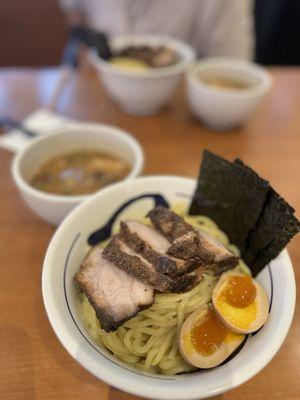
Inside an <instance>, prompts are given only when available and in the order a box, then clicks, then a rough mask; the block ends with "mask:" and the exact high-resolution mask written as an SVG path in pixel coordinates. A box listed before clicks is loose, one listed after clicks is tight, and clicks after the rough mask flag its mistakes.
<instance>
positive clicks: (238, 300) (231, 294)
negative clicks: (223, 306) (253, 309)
mask: <svg viewBox="0 0 300 400" xmlns="http://www.w3.org/2000/svg"><path fill="white" fill-rule="evenodd" d="M222 296H223V298H224V300H225V301H226V303H228V304H231V305H232V306H234V307H238V308H244V307H247V306H249V305H250V304H252V303H253V302H254V300H255V298H256V287H255V285H254V284H253V282H252V279H251V277H250V276H247V275H245V276H238V275H234V276H231V277H230V278H229V280H228V283H227V285H226V287H225V289H224V290H223V291H222Z"/></svg>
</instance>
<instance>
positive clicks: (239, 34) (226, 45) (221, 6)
mask: <svg viewBox="0 0 300 400" xmlns="http://www.w3.org/2000/svg"><path fill="white" fill-rule="evenodd" d="M201 4H202V7H200V4H199V8H198V16H199V18H198V21H199V23H198V26H197V27H196V29H195V31H196V38H195V39H196V41H197V42H195V45H196V47H197V50H198V52H199V55H200V56H201V57H214V56H228V57H237V58H242V59H246V60H250V59H252V58H253V47H254V27H253V9H252V6H253V4H252V0H207V1H206V2H202V3H201Z"/></svg>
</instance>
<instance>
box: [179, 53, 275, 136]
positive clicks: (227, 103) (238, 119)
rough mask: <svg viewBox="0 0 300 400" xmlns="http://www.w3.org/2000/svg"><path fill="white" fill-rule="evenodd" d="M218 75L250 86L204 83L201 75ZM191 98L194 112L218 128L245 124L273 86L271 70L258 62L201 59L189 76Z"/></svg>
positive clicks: (211, 125) (188, 88)
mask: <svg viewBox="0 0 300 400" xmlns="http://www.w3.org/2000/svg"><path fill="white" fill-rule="evenodd" d="M207 76H218V77H223V78H228V79H233V80H236V81H238V82H242V83H245V84H247V85H249V88H247V89H242V90H228V89H226V90H224V89H220V88H217V87H214V86H211V85H208V84H206V83H204V82H202V81H201V80H200V79H199V77H204V78H205V77H207ZM186 78H187V98H188V101H189V105H190V107H191V110H192V112H193V113H194V115H195V116H196V117H198V118H199V119H200V120H201V121H202V122H203V123H204V124H205V125H207V126H208V127H210V128H212V129H214V130H218V131H219V130H220V131H222V130H228V129H231V128H234V127H237V126H239V125H241V124H242V123H243V122H244V121H245V120H246V119H247V118H249V116H250V115H251V114H252V113H253V112H254V111H255V109H256V108H257V106H258V105H259V103H260V102H261V101H262V99H263V97H264V96H265V95H266V93H267V92H268V91H269V90H270V88H271V86H272V79H271V77H270V75H269V73H268V72H267V71H266V70H265V69H263V68H262V67H259V66H258V65H256V64H253V63H250V62H246V61H242V60H238V59H232V58H211V59H209V58H208V59H205V60H203V61H199V62H198V63H196V64H195V66H194V67H193V68H191V69H190V70H189V71H188V72H187V75H186Z"/></svg>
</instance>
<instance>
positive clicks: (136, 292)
mask: <svg viewBox="0 0 300 400" xmlns="http://www.w3.org/2000/svg"><path fill="white" fill-rule="evenodd" d="M75 279H76V281H77V282H78V284H79V287H80V288H81V290H82V291H83V292H84V293H85V294H86V296H87V297H88V299H89V301H90V303H91V304H92V306H93V308H94V310H95V312H96V315H97V318H98V319H99V321H100V324H101V327H102V328H103V329H104V330H105V331H107V332H110V331H114V330H116V329H117V328H118V327H119V326H120V325H122V324H123V323H124V322H125V321H127V320H128V319H130V318H132V317H134V316H135V315H136V314H137V313H138V312H139V311H140V310H141V309H144V308H147V307H150V306H151V305H152V303H153V301H154V293H153V289H152V288H151V287H150V286H148V285H145V284H144V283H142V282H141V281H140V280H138V279H135V278H134V277H133V276H132V275H129V274H127V273H126V272H124V271H122V270H120V269H119V268H117V267H116V266H115V265H113V264H112V263H110V262H109V261H108V260H106V259H104V258H103V250H102V249H101V248H100V247H98V246H96V247H94V248H93V249H92V250H91V251H90V252H89V254H88V256H87V257H86V259H85V260H84V262H83V263H82V265H81V268H80V271H79V272H78V273H77V274H76V276H75Z"/></svg>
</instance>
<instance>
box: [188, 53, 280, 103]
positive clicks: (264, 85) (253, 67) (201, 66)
mask: <svg viewBox="0 0 300 400" xmlns="http://www.w3.org/2000/svg"><path fill="white" fill-rule="evenodd" d="M216 67H217V68H222V67H227V68H232V70H233V71H234V70H239V71H243V72H244V73H245V74H248V75H251V76H255V77H257V78H259V79H260V83H259V84H257V85H255V86H253V87H249V88H246V89H243V90H234V89H232V90H231V89H228V90H222V89H219V88H217V87H214V86H212V85H208V84H206V83H205V82H202V81H201V79H199V78H198V77H197V74H198V73H199V72H200V71H203V70H209V69H210V68H216ZM185 78H186V81H187V83H188V84H189V85H190V86H192V87H193V88H195V89H196V90H198V91H201V92H203V93H206V94H208V95H214V96H219V97H221V98H224V99H225V98H232V99H239V98H250V97H257V96H260V95H262V94H265V93H267V92H268V91H269V90H270V89H271V87H272V86H273V78H272V76H271V74H270V73H269V72H268V71H267V70H266V69H265V68H263V67H262V66H260V65H258V64H256V63H253V62H250V61H245V60H241V59H238V58H229V57H211V58H205V59H203V60H200V61H198V62H195V63H194V65H193V66H192V67H191V68H190V69H189V70H188V71H187V72H186V74H185Z"/></svg>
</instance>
